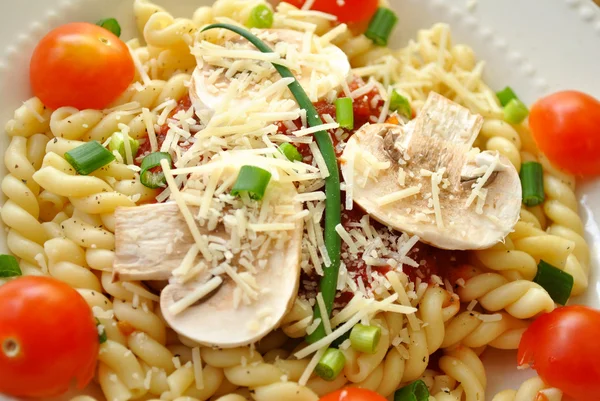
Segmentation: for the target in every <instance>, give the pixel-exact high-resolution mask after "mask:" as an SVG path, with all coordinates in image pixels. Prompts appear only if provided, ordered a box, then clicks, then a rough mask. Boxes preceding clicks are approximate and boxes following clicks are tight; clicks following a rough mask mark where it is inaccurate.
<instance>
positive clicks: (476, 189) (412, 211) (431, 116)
mask: <svg viewBox="0 0 600 401" xmlns="http://www.w3.org/2000/svg"><path fill="white" fill-rule="evenodd" d="M482 123H483V119H482V117H481V116H478V115H474V114H471V113H470V112H469V110H468V109H466V108H464V107H462V106H460V105H458V104H456V103H454V102H451V101H450V100H448V99H446V98H444V97H442V96H440V95H438V94H436V93H432V94H431V95H430V96H429V98H428V100H427V102H426V103H425V105H424V106H423V109H422V110H421V112H420V113H419V115H418V116H417V118H416V119H414V120H413V121H411V122H410V123H408V124H406V125H404V126H400V125H390V124H374V125H366V126H364V127H362V128H361V129H360V130H359V131H358V132H357V133H356V134H355V135H353V136H352V137H351V138H350V139H349V140H348V143H347V145H346V148H345V149H344V153H343V155H342V174H343V175H344V178H345V180H346V182H352V183H353V185H352V189H351V191H352V196H353V200H354V201H355V202H356V203H357V204H358V205H359V206H360V207H362V208H363V209H364V210H365V211H366V212H367V213H369V215H371V216H372V217H373V218H375V219H376V220H378V221H380V222H381V223H383V224H386V225H388V226H390V227H392V228H394V229H397V230H400V231H404V232H407V233H411V234H414V235H417V236H419V237H420V239H421V240H422V241H423V242H426V243H429V244H431V245H433V246H436V247H438V248H444V249H483V248H488V247H491V246H493V245H494V244H496V243H498V242H499V241H502V240H503V238H504V237H505V236H506V235H508V233H509V232H510V231H511V230H512V229H513V227H514V225H515V224H516V222H517V221H518V218H519V212H520V208H521V183H520V180H519V175H518V173H517V171H516V169H515V168H514V167H513V166H512V164H511V163H510V161H509V160H508V159H507V158H505V157H504V156H502V155H499V154H498V153H497V152H489V151H485V152H480V151H479V149H473V148H472V144H473V141H474V140H475V138H476V137H477V134H478V133H479V130H480V128H481V125H482ZM437 206H439V207H437Z"/></svg>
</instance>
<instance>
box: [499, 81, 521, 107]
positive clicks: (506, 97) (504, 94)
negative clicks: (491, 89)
mask: <svg viewBox="0 0 600 401" xmlns="http://www.w3.org/2000/svg"><path fill="white" fill-rule="evenodd" d="M496 97H497V98H498V100H499V101H500V104H501V105H502V107H504V106H506V105H507V104H508V102H510V101H511V100H513V99H518V97H517V95H516V94H515V92H514V91H513V90H512V88H511V87H510V86H507V87H506V88H504V89H502V90H501V91H500V92H496Z"/></svg>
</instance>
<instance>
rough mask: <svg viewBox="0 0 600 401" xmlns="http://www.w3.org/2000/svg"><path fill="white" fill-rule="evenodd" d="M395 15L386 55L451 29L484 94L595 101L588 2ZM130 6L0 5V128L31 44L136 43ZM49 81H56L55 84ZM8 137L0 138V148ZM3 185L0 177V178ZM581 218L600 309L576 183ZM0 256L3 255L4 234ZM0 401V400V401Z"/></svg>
mask: <svg viewBox="0 0 600 401" xmlns="http://www.w3.org/2000/svg"><path fill="white" fill-rule="evenodd" d="M389 1H390V3H391V4H392V7H393V8H395V9H396V11H397V12H398V15H399V16H400V23H399V26H398V28H397V29H396V31H395V34H394V39H393V43H392V45H393V46H401V45H403V44H405V43H406V42H407V40H408V39H409V38H412V37H414V35H415V33H416V31H417V30H418V29H420V28H427V27H429V26H431V25H432V24H433V23H435V22H447V23H449V24H450V25H451V27H452V34H453V39H454V41H455V42H462V43H466V44H468V45H470V46H471V47H473V48H474V50H475V53H476V54H477V56H478V58H479V59H482V60H486V61H487V66H486V73H485V79H486V81H487V82H488V84H490V86H491V87H492V88H502V87H504V86H505V85H510V86H512V87H513V88H514V89H515V90H516V91H517V93H518V94H519V96H520V97H521V98H522V99H523V100H524V101H526V102H527V103H531V102H533V101H534V100H535V99H537V98H538V97H540V96H542V95H544V94H547V93H550V92H552V91H555V90H558V89H579V90H583V91H586V92H588V93H590V94H592V95H594V96H595V97H598V98H600V79H599V76H598V72H597V71H598V70H597V62H598V59H597V57H598V45H599V44H600V9H599V8H598V7H596V6H595V5H594V3H593V2H592V1H591V0H529V1H522V0H502V1H492V0H479V1H469V0H389ZM156 3H158V4H161V5H163V6H165V8H167V9H168V10H170V11H171V12H172V13H173V14H175V15H176V16H182V17H183V16H187V17H190V16H191V15H192V12H193V10H194V9H195V8H196V7H199V6H201V5H205V4H210V3H212V1H211V0H176V1H173V0H170V1H169V0H156ZM131 4H132V0H20V1H18V2H16V1H2V2H0V16H2V17H0V19H1V22H2V23H1V24H0V50H1V49H5V50H4V51H2V52H0V93H1V94H2V95H1V97H0V121H2V122H3V123H2V124H4V122H5V121H8V119H9V118H10V117H11V116H12V113H13V111H14V109H16V108H17V107H18V106H19V104H20V102H22V101H24V100H26V99H27V98H28V97H29V96H30V92H29V83H28V61H29V57H30V54H31V51H32V50H33V47H34V46H35V44H36V43H37V41H38V40H39V39H40V38H41V37H42V36H43V34H44V33H45V32H47V31H48V30H49V29H50V28H52V27H55V26H58V25H60V24H62V23H66V22H70V21H82V20H83V21H95V20H98V19H100V18H103V17H107V16H112V17H116V18H117V19H118V20H119V21H120V22H121V24H122V26H123V28H124V29H123V37H124V38H130V37H132V36H134V35H135V34H136V32H135V29H134V23H133V15H132V9H131V8H132V7H131ZM57 79H59V77H57ZM7 145H8V137H7V136H6V135H0V148H2V149H4V148H6V146H7ZM3 176H4V171H2V173H1V174H0V178H2V177H3ZM578 192H579V195H580V199H581V205H582V209H581V213H582V214H583V216H582V217H583V219H584V222H585V226H586V233H587V239H588V241H589V243H590V245H591V249H592V259H593V269H592V275H591V277H590V288H589V290H588V292H587V293H586V294H585V295H584V296H582V297H581V298H580V299H579V300H578V302H579V303H585V304H588V305H592V306H595V307H600V281H599V276H598V271H597V268H598V266H600V228H599V226H598V223H597V222H596V221H597V220H596V219H595V218H594V216H596V215H597V216H600V183H599V182H593V181H592V182H585V183H580V184H579V191H578ZM0 224H1V223H0ZM0 233H1V236H2V239H1V241H0V251H1V252H6V244H5V233H4V230H0ZM515 360H516V357H515V354H514V353H510V352H494V351H493V350H492V351H491V352H490V351H486V354H485V356H484V362H485V364H486V369H487V376H488V380H489V384H488V389H487V391H486V394H487V395H488V399H491V398H492V396H493V395H494V394H496V393H497V392H498V391H500V390H502V389H505V388H517V387H518V386H519V384H520V383H521V382H522V381H523V379H524V378H526V377H528V376H531V375H532V372H517V371H516V369H515V365H516V363H515ZM2 399H6V398H5V397H4V398H3V397H2V395H0V400H2ZM63 399H64V398H63Z"/></svg>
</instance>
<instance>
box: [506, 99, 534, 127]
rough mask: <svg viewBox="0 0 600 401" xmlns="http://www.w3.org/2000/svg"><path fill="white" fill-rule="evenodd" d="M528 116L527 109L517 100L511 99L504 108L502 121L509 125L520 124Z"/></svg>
mask: <svg viewBox="0 0 600 401" xmlns="http://www.w3.org/2000/svg"><path fill="white" fill-rule="evenodd" d="M528 115H529V109H527V106H525V104H524V103H523V102H522V101H520V100H519V99H512V100H511V101H510V102H508V103H507V104H506V106H504V121H506V122H507V123H510V124H520V123H522V122H523V120H525V119H526V118H527V116H528Z"/></svg>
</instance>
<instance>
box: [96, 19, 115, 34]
mask: <svg viewBox="0 0 600 401" xmlns="http://www.w3.org/2000/svg"><path fill="white" fill-rule="evenodd" d="M96 25H98V26H101V27H102V28H104V29H106V30H107V31H111V32H112V33H113V34H114V35H115V36H116V37H119V36H121V25H119V22H118V21H117V20H116V19H114V18H105V19H101V20H100V21H98V22H96Z"/></svg>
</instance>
